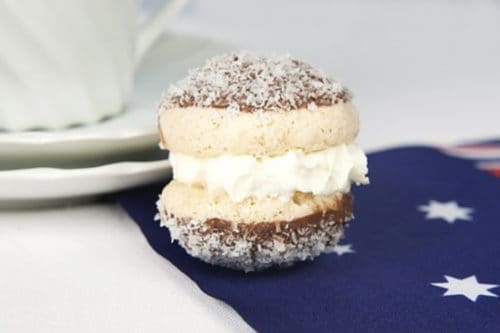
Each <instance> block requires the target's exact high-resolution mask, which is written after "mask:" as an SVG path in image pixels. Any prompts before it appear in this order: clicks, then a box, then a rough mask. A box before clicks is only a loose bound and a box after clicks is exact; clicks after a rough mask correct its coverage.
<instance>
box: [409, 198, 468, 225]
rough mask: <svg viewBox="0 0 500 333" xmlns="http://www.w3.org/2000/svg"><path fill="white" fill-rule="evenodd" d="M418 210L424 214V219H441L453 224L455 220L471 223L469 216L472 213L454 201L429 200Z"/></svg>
mask: <svg viewBox="0 0 500 333" xmlns="http://www.w3.org/2000/svg"><path fill="white" fill-rule="evenodd" d="M418 210H420V211H422V212H425V213H426V215H425V218H426V219H427V220H430V219H443V220H445V221H446V222H448V223H450V224H453V223H455V221H456V220H466V221H471V220H472V217H471V216H470V214H471V213H472V212H473V211H474V210H473V209H472V208H469V207H461V206H459V205H458V204H457V202H456V201H448V202H439V201H435V200H430V201H429V203H428V204H427V205H422V206H419V207H418Z"/></svg>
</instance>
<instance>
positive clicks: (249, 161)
mask: <svg viewBox="0 0 500 333" xmlns="http://www.w3.org/2000/svg"><path fill="white" fill-rule="evenodd" d="M170 162H171V163H172V168H173V173H174V179H175V180H178V181H180V182H183V183H187V184H192V185H200V186H204V187H206V188H207V190H208V193H209V195H210V196H212V197H213V196H216V195H217V194H219V193H221V192H225V193H227V194H228V195H229V197H230V198H231V200H233V201H235V202H241V201H243V200H244V199H245V198H247V197H257V198H259V199H260V198H265V197H278V198H281V199H283V200H289V199H290V198H291V197H292V196H293V194H294V193H295V192H296V191H298V192H305V193H313V194H315V195H329V194H332V193H335V192H349V191H350V188H351V183H355V184H357V185H360V184H368V182H369V180H368V177H367V176H366V174H367V173H368V167H367V159H366V155H365V154H364V153H363V151H362V150H361V149H360V148H359V147H358V146H357V145H355V144H349V145H345V144H344V145H338V146H335V147H332V148H329V149H325V150H321V151H318V152H313V153H304V152H303V151H301V150H292V151H289V152H287V153H286V154H284V155H280V156H275V157H256V156H252V155H221V156H218V157H213V158H197V157H193V156H189V155H184V154H180V153H174V152H170Z"/></svg>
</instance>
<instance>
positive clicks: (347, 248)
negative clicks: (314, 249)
mask: <svg viewBox="0 0 500 333" xmlns="http://www.w3.org/2000/svg"><path fill="white" fill-rule="evenodd" d="M332 252H335V253H337V255H339V256H341V255H343V254H345V253H354V250H353V249H352V244H344V245H340V244H337V245H335V246H334V247H333V249H332Z"/></svg>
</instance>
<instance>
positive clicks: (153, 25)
mask: <svg viewBox="0 0 500 333" xmlns="http://www.w3.org/2000/svg"><path fill="white" fill-rule="evenodd" d="M187 1H188V0H173V1H168V2H167V3H166V4H165V5H163V7H162V8H160V9H159V10H158V12H157V13H156V14H154V15H153V16H152V17H151V18H150V19H149V22H147V23H146V24H145V25H144V27H143V28H142V30H141V31H140V32H139V34H138V36H137V41H136V44H135V46H136V47H135V65H137V64H138V63H139V62H140V61H141V60H142V58H143V57H144V55H145V54H146V53H147V51H148V50H149V48H150V47H151V46H153V44H154V42H155V41H156V39H158V37H159V36H160V35H161V34H162V33H163V32H164V31H165V28H166V27H167V25H168V23H169V22H170V21H171V20H172V18H173V17H174V16H175V15H176V14H177V13H178V12H179V11H180V10H181V9H182V8H183V7H184V5H185V4H186V3H187Z"/></svg>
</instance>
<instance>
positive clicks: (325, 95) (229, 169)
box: [157, 52, 369, 272]
mask: <svg viewBox="0 0 500 333" xmlns="http://www.w3.org/2000/svg"><path fill="white" fill-rule="evenodd" d="M351 100H352V96H351V93H350V92H349V90H347V89H346V88H344V87H343V86H342V85H341V84H340V83H339V82H337V81H335V80H334V79H332V78H330V77H328V76H326V75H325V74H323V73H321V72H320V71H318V70H316V69H315V68H313V67H311V66H310V65H308V64H306V63H304V62H302V61H300V60H297V59H294V58H292V57H290V56H260V55H256V54H253V53H248V52H235V53H229V54H224V55H221V56H217V57H214V58H211V59H209V60H207V61H206V63H205V64H204V65H202V66H201V67H199V68H196V69H194V70H192V71H190V72H189V74H188V75H187V77H185V78H184V79H182V80H180V81H179V82H177V83H175V84H173V85H172V86H170V88H169V89H168V90H167V91H166V93H165V94H164V96H163V98H162V101H161V103H160V106H159V111H158V117H159V124H158V125H159V132H160V139H161V142H160V146H161V147H162V148H164V149H167V150H169V152H170V155H169V158H170V161H171V164H172V168H173V180H172V181H171V182H170V183H169V184H168V185H167V186H166V187H165V188H164V190H163V191H162V193H161V195H160V199H159V201H158V203H157V206H158V210H159V216H160V221H161V222H160V223H161V225H162V226H165V227H167V228H168V229H169V231H170V236H171V239H172V241H174V240H176V241H177V242H178V243H179V244H180V245H181V246H182V247H183V248H184V249H185V250H186V251H187V252H188V253H189V254H190V255H192V256H193V257H197V258H199V259H201V260H203V261H205V262H208V263H210V264H215V265H220V266H225V267H228V268H232V269H238V270H244V271H246V272H248V271H255V270H262V269H265V268H268V267H271V266H289V265H291V264H293V263H295V262H297V261H304V260H308V259H312V258H314V257H316V256H318V255H320V254H321V253H328V252H330V251H331V250H332V249H333V248H334V246H335V245H336V244H337V242H338V241H339V239H340V238H341V237H342V236H343V234H344V230H345V227H346V225H347V223H348V222H349V221H350V220H352V219H353V207H352V204H353V198H352V194H351V185H352V184H353V183H354V184H357V185H360V184H368V182H369V180H368V177H367V173H368V168H367V158H366V155H365V154H364V152H363V151H362V149H361V148H360V147H359V146H357V145H356V144H355V143H354V140H355V138H356V136H357V134H358V130H359V120H358V114H357V111H356V109H355V107H354V105H353V104H352V101H351Z"/></svg>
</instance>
